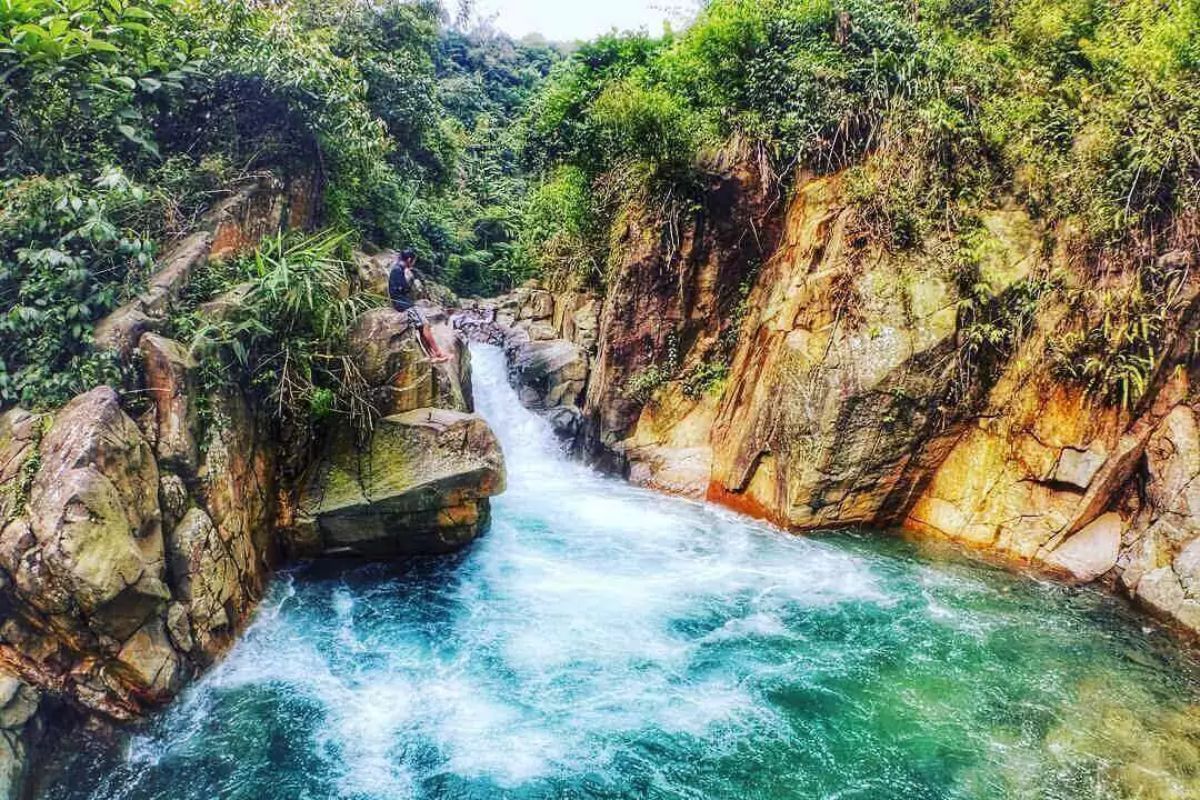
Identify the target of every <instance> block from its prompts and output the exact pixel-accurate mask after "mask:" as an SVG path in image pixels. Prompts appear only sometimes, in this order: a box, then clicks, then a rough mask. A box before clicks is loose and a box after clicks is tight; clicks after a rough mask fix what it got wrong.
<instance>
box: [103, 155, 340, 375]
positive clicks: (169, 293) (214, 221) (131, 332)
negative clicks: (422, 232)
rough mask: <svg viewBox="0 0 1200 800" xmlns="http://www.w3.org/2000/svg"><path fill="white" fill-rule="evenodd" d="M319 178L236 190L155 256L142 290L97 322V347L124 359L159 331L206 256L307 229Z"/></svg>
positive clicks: (266, 180)
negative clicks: (154, 266) (154, 267)
mask: <svg viewBox="0 0 1200 800" xmlns="http://www.w3.org/2000/svg"><path fill="white" fill-rule="evenodd" d="M320 188H321V187H320V182H319V180H317V179H316V178H314V177H313V176H311V175H299V176H292V177H289V178H288V179H287V180H282V179H279V178H276V177H273V176H269V175H268V176H263V177H260V178H256V179H254V180H252V181H249V182H247V183H246V184H244V185H242V186H240V187H238V188H237V189H235V190H234V191H233V192H232V193H231V194H230V196H229V197H226V198H225V199H224V200H222V201H220V202H219V203H217V205H216V206H214V207H213V208H212V209H211V210H210V211H209V212H208V213H207V214H205V215H204V217H203V218H202V219H201V220H200V223H199V224H198V225H197V227H196V230H195V231H194V232H192V233H191V234H189V235H188V236H186V237H185V238H183V239H181V240H180V241H178V242H176V243H175V244H174V245H173V246H172V247H171V248H169V249H168V250H167V252H166V253H165V254H164V255H163V256H162V257H160V258H159V259H158V264H157V267H158V268H157V270H156V272H155V273H154V274H153V275H151V276H150V279H149V281H148V282H147V286H146V289H145V291H143V292H142V293H141V294H139V295H138V296H137V297H135V298H134V299H133V300H132V301H131V302H129V303H127V304H125V305H124V306H122V307H121V308H119V309H117V310H116V311H114V312H113V313H112V314H110V315H109V316H108V317H105V318H104V319H102V320H100V322H99V323H97V325H96V331H95V341H96V345H97V346H98V347H100V348H102V349H106V350H113V351H116V352H117V353H119V354H120V355H121V356H122V357H126V358H127V357H128V356H129V355H130V354H131V353H133V352H134V350H136V348H137V346H138V341H139V340H140V339H141V337H142V334H144V333H146V332H148V331H161V330H162V329H163V328H164V327H165V324H166V320H167V316H168V313H169V311H170V309H171V307H172V306H173V305H174V304H175V303H177V302H178V300H179V298H180V296H181V295H182V293H183V290H184V289H185V288H186V287H187V285H188V282H189V281H190V280H191V277H192V274H193V273H194V272H195V271H196V270H197V269H199V268H201V267H202V266H204V264H205V263H206V262H207V261H208V260H209V259H220V258H227V257H229V256H231V255H235V254H237V253H239V252H241V251H243V250H247V249H250V248H253V247H254V246H256V245H257V244H258V243H259V241H261V240H262V238H263V237H264V236H267V235H273V234H275V233H277V232H279V231H280V230H283V229H292V230H305V229H308V228H311V227H312V226H313V225H314V224H316V222H317V220H318V219H319V216H320V200H319V198H320Z"/></svg>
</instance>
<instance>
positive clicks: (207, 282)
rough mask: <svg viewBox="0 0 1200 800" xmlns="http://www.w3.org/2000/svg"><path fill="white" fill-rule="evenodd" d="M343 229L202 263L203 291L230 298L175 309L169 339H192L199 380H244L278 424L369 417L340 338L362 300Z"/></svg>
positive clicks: (279, 240)
mask: <svg viewBox="0 0 1200 800" xmlns="http://www.w3.org/2000/svg"><path fill="white" fill-rule="evenodd" d="M346 241H347V236H346V234H345V233H334V232H331V231H325V232H322V233H318V234H314V235H310V236H292V237H287V238H285V237H283V236H278V237H273V238H270V239H267V240H265V241H264V242H263V244H262V246H261V247H260V248H259V249H258V250H257V251H256V252H255V253H254V254H253V255H252V256H248V257H245V258H242V259H238V260H237V261H234V262H231V263H227V264H218V265H214V266H212V267H210V268H209V270H210V272H209V273H208V275H206V276H205V277H203V278H202V279H201V281H200V282H199V283H197V284H196V287H195V288H194V289H193V291H194V292H195V293H194V294H193V295H192V297H191V302H192V303H193V304H194V303H196V302H198V301H200V300H202V299H205V298H203V297H202V296H201V294H200V292H201V288H200V287H203V289H204V290H215V293H216V294H217V296H218V297H219V295H220V294H222V293H224V292H230V291H232V292H234V293H236V300H235V301H234V302H229V303H226V304H221V303H218V304H217V306H218V307H217V308H212V307H209V308H207V309H206V308H205V307H203V306H200V307H197V308H195V309H193V310H192V311H191V312H189V313H187V314H182V315H180V316H179V317H178V318H177V319H176V321H175V331H174V333H175V334H176V335H179V336H181V337H183V338H186V339H188V340H190V342H191V348H192V352H193V353H194V355H196V357H197V361H198V362H199V363H200V364H201V365H202V373H201V374H202V376H203V379H204V382H205V383H206V385H207V386H209V387H210V388H212V387H216V386H223V385H224V386H239V385H247V384H248V385H249V386H250V387H251V388H252V389H253V390H254V391H255V392H257V393H258V394H259V396H260V397H261V398H262V399H263V400H264V401H266V402H267V403H268V405H269V407H270V408H271V409H272V410H273V411H274V413H275V414H276V415H277V416H278V417H279V418H280V419H283V420H288V421H304V420H308V419H312V418H324V417H327V416H329V415H331V414H343V415H345V416H347V417H349V418H350V419H352V420H353V421H355V422H356V423H358V424H360V425H364V426H365V425H369V424H370V422H371V412H370V406H369V404H368V403H367V401H366V399H365V396H364V392H365V389H364V382H363V380H362V378H361V376H360V375H359V374H358V372H357V370H356V368H355V367H354V364H353V361H352V360H351V359H350V358H349V356H348V355H347V345H346V337H347V333H348V331H349V329H350V326H351V324H352V323H353V321H354V320H355V318H357V316H358V315H359V314H360V313H361V312H362V311H363V310H364V308H365V306H366V304H367V300H365V299H364V298H363V296H362V295H358V294H354V293H352V292H350V278H349V272H348V264H347V261H346V260H345V259H344V257H343V256H344V255H345V249H346Z"/></svg>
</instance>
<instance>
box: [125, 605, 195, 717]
mask: <svg viewBox="0 0 1200 800" xmlns="http://www.w3.org/2000/svg"><path fill="white" fill-rule="evenodd" d="M117 664H118V665H119V667H118V668H119V669H120V670H121V671H122V672H123V673H124V678H125V683H126V684H128V685H132V686H136V687H138V693H139V695H140V696H141V697H142V698H144V699H145V700H148V701H149V702H152V703H163V702H166V701H167V700H169V699H170V698H171V697H173V696H174V695H175V693H176V692H178V691H179V690H180V688H182V685H183V673H182V669H181V668H182V664H181V662H180V659H179V654H178V653H176V652H175V648H174V647H172V646H171V641H170V639H169V638H168V636H167V630H166V627H165V625H164V624H163V620H162V619H160V618H158V617H155V618H153V619H151V620H149V621H147V622H146V624H145V625H143V626H142V627H141V628H140V629H138V631H137V632H136V633H134V634H133V635H132V636H130V637H129V639H127V640H126V641H125V643H124V645H122V647H121V650H120V652H118V653H117Z"/></svg>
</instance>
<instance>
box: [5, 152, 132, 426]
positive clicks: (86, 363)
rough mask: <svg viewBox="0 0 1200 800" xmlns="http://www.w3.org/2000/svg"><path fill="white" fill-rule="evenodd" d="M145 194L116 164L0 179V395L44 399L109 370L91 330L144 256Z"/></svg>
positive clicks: (48, 401)
mask: <svg viewBox="0 0 1200 800" xmlns="http://www.w3.org/2000/svg"><path fill="white" fill-rule="evenodd" d="M148 203H149V195H148V193H147V192H146V191H145V190H144V189H142V188H141V187H140V186H137V185H136V184H133V183H131V182H130V181H129V180H128V179H127V178H126V177H125V176H124V175H123V174H122V173H121V172H119V171H116V170H112V171H109V172H106V173H104V174H103V175H102V176H101V177H99V178H98V179H96V180H95V181H94V182H92V183H90V184H88V183H84V182H83V181H82V180H81V179H80V178H78V177H77V176H73V175H69V176H66V177H63V178H59V179H56V180H51V179H47V178H43V177H34V178H28V179H25V180H16V179H10V180H9V181H6V182H5V183H4V184H3V185H2V186H0V403H3V404H7V403H12V402H20V403H22V404H25V405H26V406H29V407H32V408H48V407H54V406H57V405H60V404H62V403H63V402H65V401H66V400H68V399H70V397H71V396H72V395H74V394H77V393H78V392H81V391H85V390H86V389H89V388H91V387H92V386H95V385H96V384H97V383H102V382H104V381H106V380H109V379H111V378H112V377H114V376H115V374H116V369H115V362H114V360H113V359H112V358H111V357H107V356H103V355H98V354H94V353H93V352H92V349H91V341H92V331H93V327H94V324H95V322H96V321H97V320H98V319H99V318H100V317H102V316H103V315H105V314H106V313H108V312H109V311H111V310H112V309H114V308H115V307H116V306H117V305H118V304H119V303H121V302H122V301H123V300H124V299H125V298H126V296H127V295H128V294H129V292H130V291H132V289H133V287H136V285H137V282H138V280H139V279H140V278H141V277H142V276H143V275H145V274H146V271H147V269H148V268H149V266H150V263H151V259H152V256H153V252H154V248H153V244H152V242H151V241H150V240H148V239H147V238H146V237H145V236H144V235H143V234H142V233H141V232H140V229H139V228H138V227H137V224H138V222H139V217H140V216H141V214H142V212H143V211H144V209H145V207H146V205H147V204H148Z"/></svg>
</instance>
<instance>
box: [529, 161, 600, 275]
mask: <svg viewBox="0 0 1200 800" xmlns="http://www.w3.org/2000/svg"><path fill="white" fill-rule="evenodd" d="M594 202H595V201H594V198H593V195H592V187H591V184H590V182H589V181H588V179H587V175H586V174H585V173H584V172H583V170H581V169H579V168H577V167H569V166H567V167H561V168H560V169H558V170H556V171H555V172H554V174H553V175H551V176H550V177H549V178H548V179H547V180H546V181H545V182H543V183H542V184H541V185H540V186H538V187H537V189H536V190H535V191H534V194H533V196H532V198H531V199H530V201H529V204H528V205H527V206H526V209H525V215H524V218H523V220H522V225H521V240H520V246H521V250H522V256H523V258H524V259H525V261H524V263H525V264H526V265H527V267H526V270H525V272H524V273H523V274H524V275H533V274H537V275H541V276H542V277H544V278H545V279H546V280H547V281H548V282H549V283H550V284H552V285H555V286H559V285H563V286H566V285H571V284H572V283H579V282H582V281H586V280H587V279H588V278H589V277H591V276H593V275H596V274H598V273H599V271H600V269H601V263H600V256H601V255H602V254H603V253H602V243H601V242H599V241H597V240H596V238H595V235H596V231H597V229H598V226H597V223H596V210H595V208H594Z"/></svg>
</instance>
